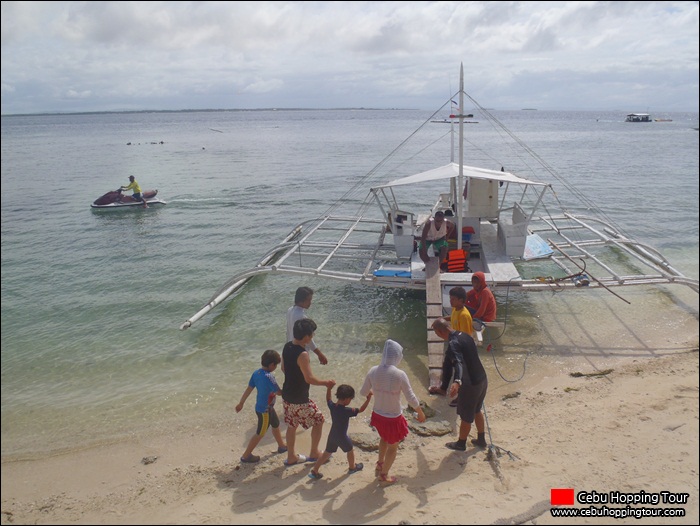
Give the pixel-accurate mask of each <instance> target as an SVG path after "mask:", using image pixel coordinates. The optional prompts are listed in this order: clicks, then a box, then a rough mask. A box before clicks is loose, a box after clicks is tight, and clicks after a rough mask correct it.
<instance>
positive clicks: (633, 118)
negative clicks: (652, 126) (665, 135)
mask: <svg viewBox="0 0 700 526" xmlns="http://www.w3.org/2000/svg"><path fill="white" fill-rule="evenodd" d="M625 122H651V115H649V114H648V113H629V114H627V117H626V118H625Z"/></svg>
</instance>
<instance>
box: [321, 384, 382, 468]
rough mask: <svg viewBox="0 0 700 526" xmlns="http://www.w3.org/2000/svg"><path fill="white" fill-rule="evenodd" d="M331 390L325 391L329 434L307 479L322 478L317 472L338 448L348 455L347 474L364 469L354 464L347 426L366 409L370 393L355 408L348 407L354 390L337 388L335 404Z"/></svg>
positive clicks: (344, 387)
mask: <svg viewBox="0 0 700 526" xmlns="http://www.w3.org/2000/svg"><path fill="white" fill-rule="evenodd" d="M331 389H332V387H328V388H327V389H326V401H327V402H328V409H330V410H331V419H332V421H333V423H332V424H331V430H330V433H328V442H327V443H326V450H325V451H324V452H323V453H322V454H321V456H320V457H318V460H317V461H316V463H315V464H314V467H313V468H311V471H310V472H309V478H311V479H314V480H318V479H320V478H321V477H323V474H321V473H319V471H318V470H319V468H320V467H321V466H322V465H323V464H325V463H326V462H327V461H328V459H329V458H330V456H331V454H332V453H335V452H336V451H338V448H340V449H342V450H343V451H345V452H346V453H347V454H348V466H349V469H348V473H356V472H358V471H360V470H362V468H363V467H364V465H363V464H362V462H358V463H355V451H354V450H353V445H352V440H351V439H350V437H349V436H348V426H349V425H350V419H351V418H352V417H353V416H357V415H359V414H360V413H361V412H362V411H364V410H365V409H367V405H368V404H369V401H370V400H371V399H372V392H371V391H370V393H369V394H368V395H367V399H366V400H365V403H364V404H362V407H360V408H357V407H348V405H350V402H352V400H353V398H355V390H354V389H353V388H352V387H351V386H349V385H346V384H342V385H339V386H338V389H337V390H336V392H335V397H336V398H337V399H338V402H335V403H334V402H333V400H332V398H331Z"/></svg>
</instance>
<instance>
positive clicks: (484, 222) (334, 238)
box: [180, 68, 698, 367]
mask: <svg viewBox="0 0 700 526" xmlns="http://www.w3.org/2000/svg"><path fill="white" fill-rule="evenodd" d="M465 97H466V98H468V99H469V100H470V101H471V103H473V104H474V108H475V109H477V110H478V111H479V112H480V114H481V115H480V116H481V118H482V120H486V121H488V122H489V123H491V124H492V126H493V133H491V135H490V136H489V138H488V140H489V141H492V140H493V139H494V138H495V139H498V140H499V141H500V140H502V139H506V140H510V142H511V143H514V144H515V145H517V146H519V149H520V150H521V151H522V150H524V152H525V153H527V154H529V156H530V158H529V159H528V160H527V161H520V162H521V163H522V164H521V165H518V170H515V169H512V170H511V171H508V170H505V169H504V168H501V166H511V165H516V162H517V161H516V159H518V160H519V159H522V157H521V156H517V157H516V156H514V157H513V159H514V161H513V162H510V161H508V162H510V164H507V163H504V164H503V165H501V162H500V161H499V162H498V164H497V166H493V165H494V164H496V162H495V161H493V159H494V158H495V157H491V156H490V155H487V156H485V161H484V162H489V163H491V165H492V167H491V168H488V167H477V166H471V165H465V164H464V162H463V159H464V142H465V140H464V130H463V124H464V121H465V119H466V117H467V116H466V115H462V114H460V115H456V120H457V121H458V125H452V126H450V129H449V130H447V129H446V128H444V127H436V126H431V125H430V122H431V119H435V116H436V115H437V114H438V113H439V112H441V111H444V108H445V106H447V105H449V104H451V101H452V99H453V98H459V103H458V104H459V108H464V107H465V102H466V101H465ZM455 128H458V131H457V135H458V138H459V140H458V141H457V144H458V148H457V153H458V158H457V160H456V161H455V159H454V157H455V135H456V131H455ZM470 129H472V128H471V127H470ZM419 131H423V132H426V134H427V135H428V138H427V139H426V142H425V144H420V145H417V146H414V142H416V141H417V138H418V137H419V135H420V134H419ZM485 131H486V129H485V128H481V129H480V132H485ZM477 133H479V132H477ZM441 139H445V140H441ZM445 143H447V144H448V145H449V146H447V147H444V146H442V145H444V144H445ZM426 144H427V145H429V146H426ZM436 145H440V146H436ZM409 146H411V151H412V152H421V153H422V154H424V155H423V157H419V156H418V155H417V154H416V155H414V154H413V153H412V154H406V153H405V150H406V149H407V148H408V147H409ZM480 146H481V145H480ZM429 147H436V148H440V150H439V151H440V155H442V156H443V157H446V155H445V152H446V151H448V150H449V151H450V157H451V162H449V163H447V164H443V165H441V166H440V165H439V166H437V167H433V168H430V166H435V165H436V164H437V163H435V159H437V158H439V157H438V154H437V153H436V150H435V149H433V150H432V153H429V152H430V150H429ZM473 150H474V151H477V150H476V148H474V149H473ZM493 150H494V151H497V152H499V153H501V154H504V152H509V151H510V150H508V149H506V148H504V147H503V146H502V144H501V143H500V142H499V144H498V146H494V147H493ZM471 151H472V150H470V154H471ZM533 160H534V162H536V163H537V164H538V166H536V169H537V170H538V173H539V177H542V179H541V180H540V179H539V178H538V179H535V178H534V177H533V178H530V177H525V176H523V175H521V171H520V166H523V169H522V171H523V172H524V171H525V170H526V169H529V170H534V169H535V168H533V166H534V163H533V162H530V161H533ZM391 161H395V162H396V167H395V168H391V169H390V170H389V166H390V162H391ZM409 161H410V162H412V163H415V164H414V166H417V168H418V171H416V172H413V173H411V174H410V175H407V172H406V170H407V168H406V165H407V164H408V162H409ZM380 170H389V172H388V176H387V174H386V173H384V174H383V175H381V176H380ZM408 173H410V172H408ZM379 177H383V179H382V180H379ZM546 179H556V180H557V181H559V183H561V184H562V185H563V186H565V187H567V188H569V190H571V192H572V194H573V195H574V196H575V197H577V198H578V199H579V200H580V201H581V202H582V203H583V204H582V206H581V205H580V204H579V206H578V208H576V209H577V210H583V211H584V214H585V215H578V214H574V213H573V212H571V211H570V210H569V209H567V207H566V206H564V205H563V204H562V203H560V201H559V198H558V196H557V194H555V192H554V190H553V187H552V185H551V183H550V182H548V181H547V180H546ZM374 181H377V182H376V183H374ZM368 186H369V190H367V188H368ZM465 187H466V197H465V196H464V192H463V189H465ZM360 188H364V189H365V190H364V192H367V194H366V198H365V199H364V201H361V202H360V201H359V198H358V199H355V196H358V195H360V196H361V195H362V194H359V193H358V192H359V191H360ZM401 195H403V196H404V198H405V200H404V201H403V203H405V204H402V203H400V202H399V198H400V197H401ZM425 196H434V197H433V198H430V197H428V198H426V197H425ZM424 199H428V200H429V201H425V202H424V203H423V204H421V200H424ZM433 199H434V200H433ZM358 204H359V206H358ZM348 206H351V207H352V208H357V209H356V210H353V211H351V212H349V213H344V212H341V210H342V209H344V208H345V207H348ZM438 210H441V211H443V212H445V215H446V217H447V219H448V220H451V221H452V222H454V223H455V224H456V226H457V230H456V231H457V232H462V235H461V236H459V235H458V236H457V239H456V240H455V242H454V244H455V250H466V251H468V259H467V266H466V267H465V268H462V269H460V271H457V272H442V273H441V272H438V271H437V263H436V260H437V258H432V260H431V262H430V264H429V265H428V268H427V269H426V265H425V264H424V263H423V261H422V260H421V259H420V258H419V257H418V253H417V251H416V250H415V246H416V239H419V238H420V234H421V232H422V226H423V224H424V222H425V221H426V220H427V219H428V218H429V217H430V216H431V215H433V214H434V213H435V212H437V211H438ZM596 214H597V215H596ZM532 264H534V265H536V267H535V269H536V270H534V271H533V269H531V268H529V265H530V266H531V265H532ZM640 269H641V270H640ZM477 271H482V272H484V273H485V274H486V278H487V280H488V282H489V286H490V287H491V288H492V290H494V291H498V290H499V289H500V290H506V289H507V288H510V289H511V290H513V289H517V290H522V291H551V290H552V289H553V288H555V289H556V290H562V291H566V290H569V291H576V292H575V293H585V292H584V291H586V290H590V289H596V288H597V289H600V288H605V289H607V290H608V291H610V292H611V293H612V294H614V295H616V296H618V297H620V299H622V300H623V301H626V300H624V298H622V297H621V296H619V295H618V294H617V293H616V292H615V290H614V289H617V288H618V287H629V286H658V285H667V284H679V285H684V286H687V287H690V288H691V289H692V290H694V291H695V292H698V280H697V279H691V278H688V277H686V276H684V275H683V274H682V273H681V272H679V271H678V270H676V269H675V268H673V266H672V265H671V264H670V263H669V262H668V261H667V260H666V259H665V258H664V257H663V256H662V255H661V254H660V253H659V252H658V251H657V250H655V249H654V248H652V247H651V246H648V245H646V244H643V243H640V242H638V241H635V240H634V239H631V238H630V237H628V236H627V235H626V234H625V233H623V231H622V230H621V229H620V228H619V227H616V226H615V225H614V224H613V222H612V220H610V219H609V218H607V217H606V216H605V214H604V213H603V212H602V211H600V210H598V209H597V207H596V205H595V203H592V202H590V201H589V200H587V199H586V198H585V197H584V196H583V195H582V194H581V193H580V191H578V190H577V189H576V188H574V187H573V186H572V185H571V184H570V183H569V182H567V181H566V180H565V179H563V178H561V177H560V176H559V175H558V174H556V172H555V171H554V170H553V168H552V167H550V166H549V165H547V164H546V162H545V161H543V160H542V159H541V158H540V157H539V156H538V155H537V154H535V153H533V152H532V151H531V150H530V149H529V148H528V147H527V146H525V145H524V144H523V143H522V141H520V140H519V139H518V138H517V137H516V136H515V135H513V134H512V133H511V132H510V131H509V130H507V129H506V128H505V126H504V125H503V124H502V123H500V122H499V121H498V120H497V119H496V118H495V117H494V116H493V115H492V114H491V112H490V111H489V110H488V109H487V108H484V107H482V106H481V105H479V104H478V102H476V101H475V100H474V99H472V98H471V97H469V96H468V95H467V94H466V92H465V91H464V81H463V68H460V88H459V92H458V93H457V94H455V95H453V96H452V97H450V98H449V99H448V100H447V101H446V102H445V104H443V106H441V107H440V108H438V110H437V111H435V113H433V114H432V115H431V116H430V117H428V119H427V120H426V121H425V122H424V123H423V124H422V125H421V126H420V128H419V130H417V131H415V132H413V133H412V134H411V135H410V136H409V138H408V139H406V140H405V141H404V142H403V143H401V145H400V146H399V147H397V148H396V149H395V150H394V151H393V152H392V153H391V154H390V155H389V156H388V157H387V158H385V159H384V160H382V161H381V162H380V163H379V164H378V165H377V166H376V167H375V168H374V169H372V170H371V171H370V172H369V173H368V174H366V175H365V176H364V177H363V178H361V180H360V181H359V182H358V183H357V184H356V186H355V187H353V188H352V189H350V190H349V191H348V192H346V194H345V195H344V196H343V197H342V198H341V199H340V200H339V201H338V202H336V203H335V204H333V205H332V206H331V207H330V208H329V209H328V210H327V211H326V213H324V214H323V215H321V216H320V217H317V218H316V219H312V220H309V221H305V222H303V223H300V224H298V225H296V226H294V227H293V228H292V229H291V230H290V232H289V234H287V236H286V237H285V238H284V239H283V240H282V241H281V242H280V243H279V244H277V245H275V246H273V247H272V248H270V250H269V251H268V252H267V253H266V254H263V255H262V257H261V259H260V260H259V261H258V263H257V264H255V265H254V266H252V267H250V268H249V269H248V270H245V271H243V272H240V273H238V274H236V275H234V276H232V277H231V278H230V279H229V280H228V281H227V282H226V283H224V285H223V286H222V287H221V288H220V289H219V290H217V291H216V292H215V293H214V295H213V296H212V297H211V298H210V299H209V300H208V301H207V303H205V304H204V305H203V306H202V307H201V308H200V309H199V310H198V311H197V312H196V313H195V314H194V315H193V316H191V317H190V318H188V319H187V320H185V322H184V323H182V325H181V326H180V329H183V330H184V329H187V328H188V327H190V326H192V325H193V324H194V323H195V322H197V321H198V320H200V319H201V318H202V317H203V316H205V315H206V314H207V313H209V312H210V311H211V310H212V309H214V308H215V307H216V306H217V305H219V304H221V303H222V302H223V301H225V300H226V299H227V298H229V297H230V296H231V295H232V294H234V293H235V292H236V291H237V290H239V289H240V288H241V287H242V286H243V285H244V284H245V283H246V282H247V281H248V280H249V279H250V278H252V277H253V276H256V275H263V274H268V273H276V274H291V275H298V276H308V277H309V278H314V279H315V278H328V279H333V280H340V281H345V282H351V283H358V284H362V285H368V286H376V287H401V288H410V289H419V290H421V289H422V290H426V301H427V303H428V309H427V310H428V317H429V318H431V317H436V316H440V315H442V309H441V308H440V307H441V305H439V304H440V299H442V300H443V301H442V305H444V304H445V301H444V300H445V297H446V296H447V291H448V290H449V289H450V288H451V287H454V286H457V285H461V286H463V287H465V288H466V289H469V288H471V278H472V275H473V273H474V272H477ZM528 275H529V276H533V275H534V276H536V277H526V276H528ZM431 303H432V305H434V306H435V307H436V308H435V309H433V311H432V312H433V314H430V312H431V309H430V306H431ZM448 305H449V303H448ZM440 345H442V344H440ZM441 352H442V347H441V346H440V353H441ZM435 366H436V367H439V366H440V363H439V362H437V363H436V365H435ZM431 367H432V365H431Z"/></svg>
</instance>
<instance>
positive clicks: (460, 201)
mask: <svg viewBox="0 0 700 526" xmlns="http://www.w3.org/2000/svg"><path fill="white" fill-rule="evenodd" d="M458 110H459V115H457V117H458V118H459V175H458V178H457V180H458V183H457V250H460V249H461V248H462V221H463V219H462V215H463V210H462V209H463V207H464V64H463V63H460V64H459V108H458Z"/></svg>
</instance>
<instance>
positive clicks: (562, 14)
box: [1, 1, 700, 115]
mask: <svg viewBox="0 0 700 526" xmlns="http://www.w3.org/2000/svg"><path fill="white" fill-rule="evenodd" d="M1 5H2V63H1V69H2V108H1V110H2V111H1V113H2V114H3V115H7V114H18V113H19V114H25V113H44V112H66V113H69V112H91V111H133V110H188V109H189V110H191V109H257V108H350V107H354V108H415V109H437V108H438V107H440V106H441V105H442V104H443V103H444V102H445V101H447V100H448V99H449V98H450V96H451V95H452V94H453V93H455V92H456V91H457V90H458V88H459V68H460V64H463V65H464V75H465V79H464V84H465V91H466V92H467V93H469V94H470V95H471V96H472V97H474V98H475V99H476V100H477V101H478V102H479V103H480V104H481V105H482V106H485V107H488V108H495V109H522V108H537V109H549V110H595V111H608V110H609V111H617V110H619V111H623V112H626V113H631V112H649V113H654V112H655V113H659V112H663V111H667V112H672V111H698V100H699V93H698V50H699V47H700V46H699V42H698V2H697V1H683V2H676V1H669V2H647V1H637V2H622V1H612V2H497V1H488V2H478V1H458V2H420V1H416V2H413V1H412V2H342V1H339V2H220V1H216V2H203V1H194V2H141V1H139V2H128V1H119V2H35V1H31V2H7V1H3V2H2V4H1Z"/></svg>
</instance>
